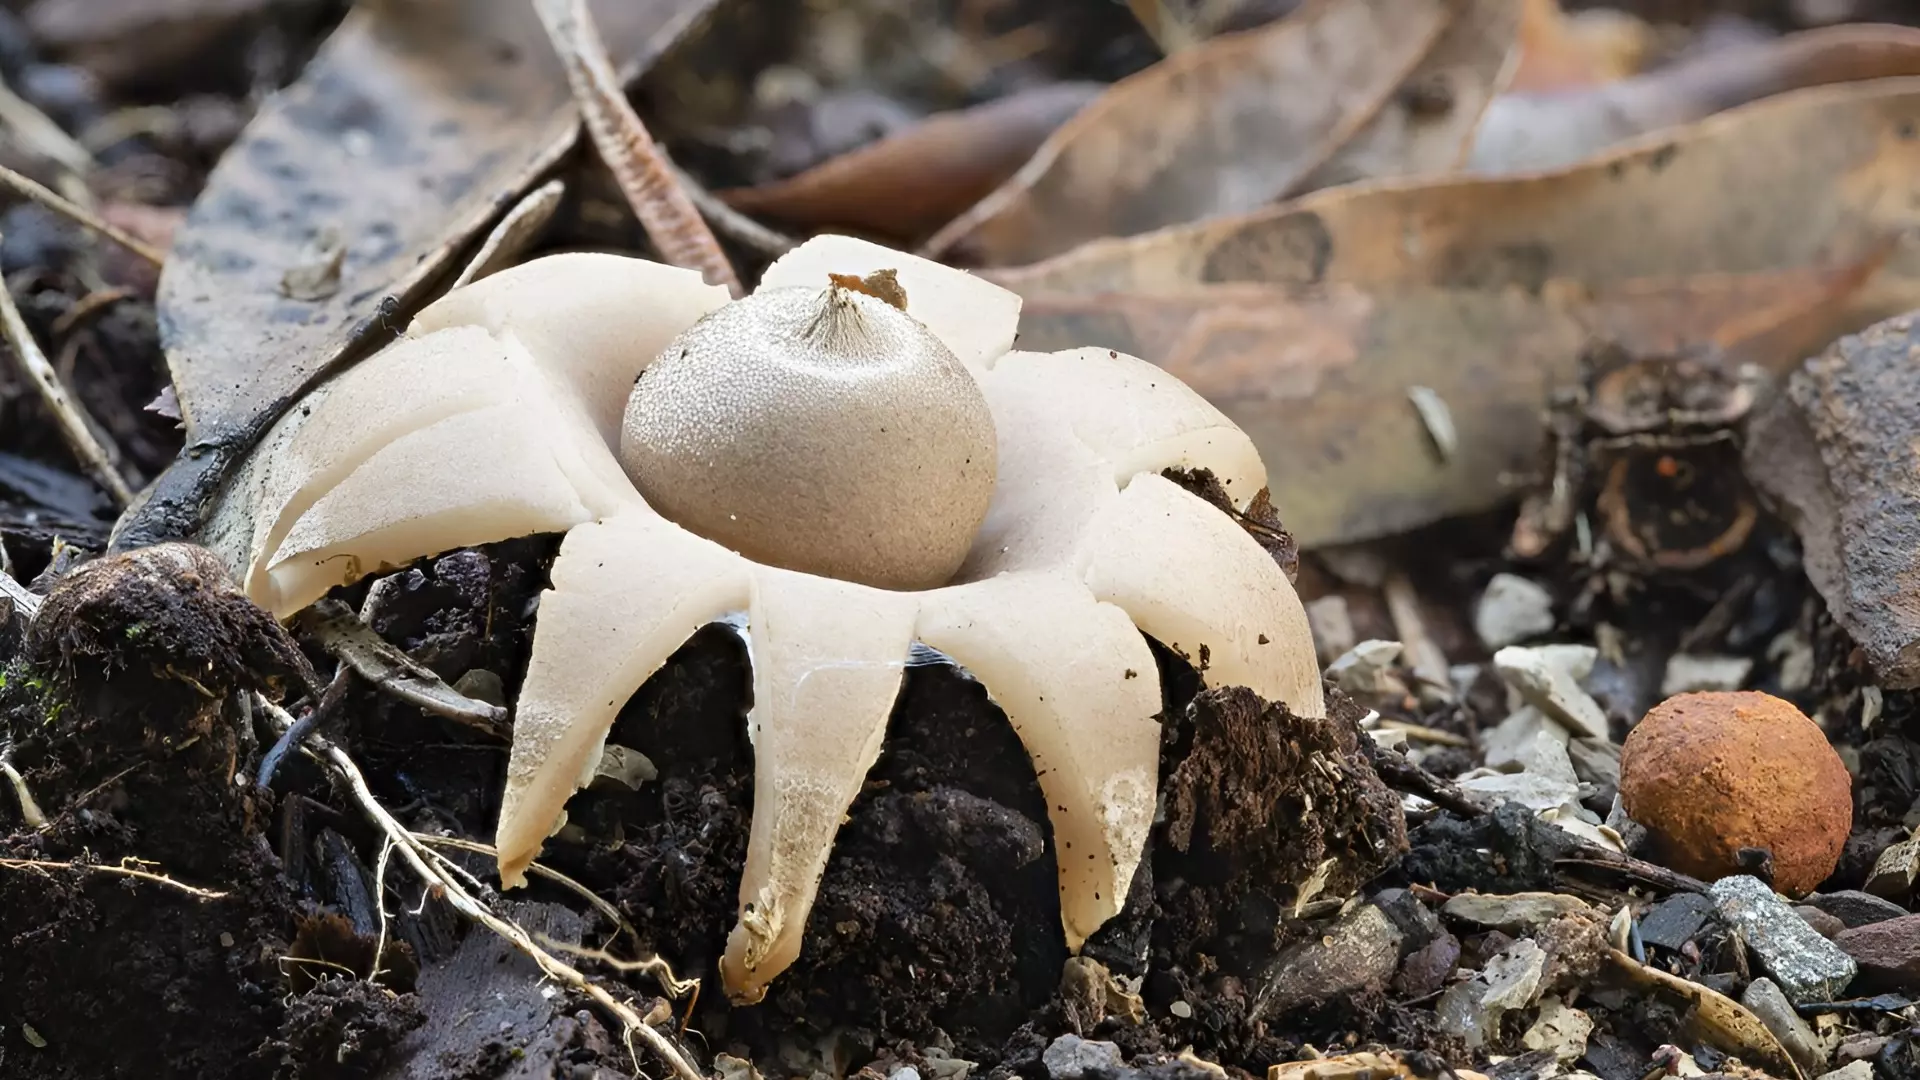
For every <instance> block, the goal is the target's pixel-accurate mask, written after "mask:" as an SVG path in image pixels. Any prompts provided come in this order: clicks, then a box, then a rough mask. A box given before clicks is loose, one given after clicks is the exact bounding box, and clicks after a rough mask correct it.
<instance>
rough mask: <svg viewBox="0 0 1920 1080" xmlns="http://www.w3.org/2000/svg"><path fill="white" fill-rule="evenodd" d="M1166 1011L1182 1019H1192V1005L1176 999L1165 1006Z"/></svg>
mask: <svg viewBox="0 0 1920 1080" xmlns="http://www.w3.org/2000/svg"><path fill="white" fill-rule="evenodd" d="M1167 1011H1168V1012H1170V1013H1172V1014H1173V1015H1175V1016H1177V1017H1179V1018H1180V1019H1182V1020H1191V1019H1193V1006H1191V1005H1189V1004H1187V1003H1186V1002H1184V1001H1176V1002H1174V1003H1173V1004H1171V1005H1169V1006H1167Z"/></svg>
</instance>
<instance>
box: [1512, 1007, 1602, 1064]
mask: <svg viewBox="0 0 1920 1080" xmlns="http://www.w3.org/2000/svg"><path fill="white" fill-rule="evenodd" d="M1592 1034H1593V1018H1592V1017H1590V1016H1588V1015H1587V1014H1586V1013H1583V1012H1581V1011H1580V1010H1579V1009H1575V1008H1572V1007H1570V1006H1568V1005H1567V1003H1566V1002H1564V1001H1561V1000H1560V999H1559V998H1557V997H1550V998H1545V999H1543V1000H1542V1001H1541V1002H1540V1015H1539V1016H1538V1017H1537V1018H1536V1019H1535V1020H1534V1021H1533V1026H1531V1027H1529V1028H1527V1030H1526V1034H1524V1035H1522V1036H1520V1045H1522V1046H1524V1047H1526V1048H1527V1049H1529V1050H1549V1051H1552V1052H1553V1056H1554V1058H1555V1059H1556V1060H1558V1061H1560V1062H1561V1063H1563V1064H1567V1063H1571V1062H1574V1061H1577V1060H1579V1058H1580V1055H1582V1054H1584V1053H1586V1052H1587V1036H1589V1035H1592Z"/></svg>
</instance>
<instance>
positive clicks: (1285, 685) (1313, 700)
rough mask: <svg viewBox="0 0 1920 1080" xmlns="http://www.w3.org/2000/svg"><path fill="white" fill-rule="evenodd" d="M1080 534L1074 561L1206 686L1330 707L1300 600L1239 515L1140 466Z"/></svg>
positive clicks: (1306, 710)
mask: <svg viewBox="0 0 1920 1080" xmlns="http://www.w3.org/2000/svg"><path fill="white" fill-rule="evenodd" d="M1085 536H1086V539H1085V541H1084V545H1083V547H1082V548H1081V552H1080V560H1079V565H1080V566H1081V567H1082V569H1083V571H1084V573H1085V580H1086V583H1087V585H1088V587H1089V588H1091V589H1092V590H1093V594H1094V595H1095V596H1097V597H1099V598H1100V599H1101V600H1104V601H1107V602H1109V603H1112V604H1117V605H1119V606H1120V607H1121V608H1123V609H1125V611H1126V612H1127V614H1128V615H1130V616H1132V618H1133V622H1134V625H1135V626H1138V627H1139V628H1140V629H1141V631H1142V632H1144V633H1146V634H1149V635H1151V636H1152V637H1153V638H1155V639H1156V640H1158V641H1159V642H1160V643H1161V644H1163V645H1165V646H1167V647H1168V648H1170V649H1173V650H1174V651H1175V652H1178V653H1179V654H1181V655H1182V656H1185V657H1186V658H1187V660H1188V662H1189V663H1192V664H1193V665H1194V667H1196V668H1198V669H1199V670H1200V673H1201V676H1202V678H1204V679H1205V680H1206V683H1207V685H1208V686H1215V687H1218V686H1244V687H1246V688H1248V689H1249V690H1252V691H1253V692H1254V693H1256V694H1259V695H1260V696H1261V697H1263V698H1265V699H1267V700H1268V701H1275V702H1281V703H1283V704H1285V705H1286V706H1287V708H1289V709H1292V710H1293V711H1294V713H1295V714H1296V715H1299V716H1316V717H1318V716H1325V715H1326V714H1327V706H1326V699H1325V695H1324V694H1323V692H1322V690H1321V685H1320V667H1319V662H1318V658H1317V657H1316V655H1315V653H1314V648H1313V632H1312V630H1311V629H1309V627H1308V625H1307V613H1306V609H1305V608H1304V607H1303V606H1302V605H1301V603H1300V596H1299V594H1298V593H1296V592H1294V589H1293V583H1292V582H1290V581H1288V580H1287V576H1286V574H1285V573H1283V572H1281V570H1280V567H1279V565H1278V564H1276V563H1275V562H1274V561H1273V558H1272V557H1271V556H1269V555H1268V554H1267V552H1266V551H1265V550H1264V549H1262V548H1261V546H1260V544H1259V542H1258V541H1256V540H1254V539H1253V537H1251V536H1249V535H1248V534H1247V533H1246V531H1245V530H1244V529H1242V528H1241V527H1240V525H1239V523H1237V522H1235V521H1234V520H1233V519H1232V518H1230V517H1228V516H1227V515H1226V514H1224V513H1222V512H1221V511H1220V510H1219V509H1217V508H1215V507H1214V506H1212V505H1210V504H1209V503H1207V502H1206V500H1204V499H1201V498H1200V497H1199V496H1197V495H1193V494H1191V493H1189V492H1187V491H1186V490H1184V489H1182V488H1181V487H1180V486H1179V485H1178V484H1175V483H1173V482H1172V481H1171V480H1167V479H1165V478H1164V477H1161V476H1157V475H1154V474H1151V473H1143V474H1141V475H1140V476H1137V477H1135V478H1134V480H1133V482H1132V483H1130V484H1128V485H1127V488H1126V490H1125V491H1122V492H1121V493H1120V497H1119V499H1117V500H1115V502H1114V503H1113V504H1112V505H1111V506H1109V507H1108V508H1107V509H1106V511H1105V512H1103V513H1102V515H1101V516H1100V518H1099V519H1098V520H1096V521H1094V522H1093V523H1092V524H1091V526H1089V528H1088V529H1087V532H1086V534H1085Z"/></svg>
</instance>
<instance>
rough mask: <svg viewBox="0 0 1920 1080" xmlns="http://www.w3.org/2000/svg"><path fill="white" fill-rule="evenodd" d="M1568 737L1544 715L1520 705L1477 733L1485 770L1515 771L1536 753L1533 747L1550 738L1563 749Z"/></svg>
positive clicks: (1564, 731) (1528, 706)
mask: <svg viewBox="0 0 1920 1080" xmlns="http://www.w3.org/2000/svg"><path fill="white" fill-rule="evenodd" d="M1570 738H1572V736H1570V735H1568V734H1567V729H1566V728H1564V727H1562V726H1560V725H1559V724H1558V723H1556V722H1554V721H1552V720H1549V719H1547V714H1546V713H1543V712H1541V711H1540V710H1539V709H1536V708H1534V707H1533V706H1531V705H1522V706H1521V707H1520V708H1518V709H1515V710H1514V711H1513V713H1512V714H1511V715H1509V716H1508V717H1507V718H1506V719H1505V720H1502V721H1500V722H1499V723H1498V724H1495V725H1494V726H1492V727H1490V728H1488V729H1486V730H1485V731H1483V732H1481V733H1480V750H1481V752H1482V753H1483V754H1484V755H1485V761H1486V766H1487V768H1489V769H1499V770H1500V771H1501V772H1518V771H1520V770H1522V769H1525V768H1526V767H1527V762H1528V761H1531V760H1532V759H1533V758H1534V757H1536V756H1537V755H1538V754H1539V753H1540V751H1539V749H1538V747H1537V746H1536V745H1535V744H1536V743H1537V742H1538V741H1539V740H1541V739H1551V740H1552V741H1554V742H1557V743H1559V744H1560V745H1561V746H1563V747H1564V746H1566V745H1567V741H1568V740H1569V739H1570Z"/></svg>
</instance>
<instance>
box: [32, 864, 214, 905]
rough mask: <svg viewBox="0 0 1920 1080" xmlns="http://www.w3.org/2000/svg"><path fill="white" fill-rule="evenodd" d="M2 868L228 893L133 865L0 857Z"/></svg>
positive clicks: (210, 895) (205, 896) (205, 894)
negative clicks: (70, 872) (78, 873)
mask: <svg viewBox="0 0 1920 1080" xmlns="http://www.w3.org/2000/svg"><path fill="white" fill-rule="evenodd" d="M0 868H5V869H8V870H79V871H82V872H84V873H93V874H112V875H114V876H116V877H130V878H139V879H140V880H141V881H152V882H155V883H157V884H161V885H166V886H168V887H170V888H175V889H179V890H180V891H181V892H183V893H186V894H187V895H188V896H197V897H199V898H201V899H202V900H223V899H225V898H226V895H227V894H226V893H223V892H216V891H214V890H212V889H202V888H200V887H198V886H195V885H188V884H186V883H185V882H181V881H175V880H174V879H172V878H170V877H168V876H167V875H165V874H156V873H153V872H152V871H149V870H138V869H135V868H133V867H131V866H97V865H94V864H93V863H75V862H48V861H46V860H44V859H0Z"/></svg>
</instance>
